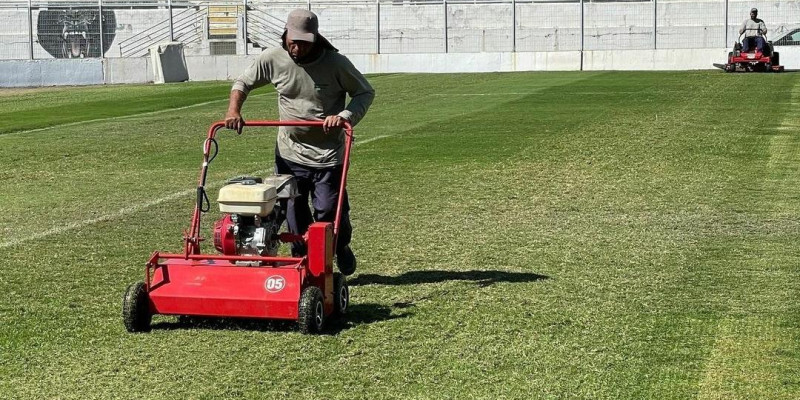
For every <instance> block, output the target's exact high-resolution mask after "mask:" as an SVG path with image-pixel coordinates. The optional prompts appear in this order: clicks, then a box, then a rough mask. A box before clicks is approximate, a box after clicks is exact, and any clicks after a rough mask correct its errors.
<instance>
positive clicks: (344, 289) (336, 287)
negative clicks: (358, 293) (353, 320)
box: [333, 272, 350, 315]
mask: <svg viewBox="0 0 800 400" xmlns="http://www.w3.org/2000/svg"><path fill="white" fill-rule="evenodd" d="M349 306H350V287H349V286H347V278H345V277H344V275H342V274H340V273H338V272H335V273H334V274H333V312H334V313H335V314H336V315H345V314H347V308H348V307H349Z"/></svg>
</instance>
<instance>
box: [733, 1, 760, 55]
mask: <svg viewBox="0 0 800 400" xmlns="http://www.w3.org/2000/svg"><path fill="white" fill-rule="evenodd" d="M739 34H740V35H741V34H744V39H742V52H745V53H747V52H748V51H750V49H751V48H752V46H753V43H755V46H756V49H757V50H758V51H759V52H762V53H763V52H764V45H765V41H766V38H767V25H766V24H764V21H762V20H760V19H759V18H758V9H756V8H752V9H750V19H746V20H744V22H742V26H741V27H740V28H739Z"/></svg>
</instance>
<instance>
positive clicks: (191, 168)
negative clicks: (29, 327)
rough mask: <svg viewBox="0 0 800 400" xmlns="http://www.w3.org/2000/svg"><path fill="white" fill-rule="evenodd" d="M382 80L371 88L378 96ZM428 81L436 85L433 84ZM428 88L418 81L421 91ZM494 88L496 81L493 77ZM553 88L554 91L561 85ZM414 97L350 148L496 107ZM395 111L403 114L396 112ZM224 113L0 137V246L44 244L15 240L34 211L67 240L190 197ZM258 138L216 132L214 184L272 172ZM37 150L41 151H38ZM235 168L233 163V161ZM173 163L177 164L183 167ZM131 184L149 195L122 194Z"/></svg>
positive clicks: (381, 115) (366, 126)
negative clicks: (203, 147)
mask: <svg viewBox="0 0 800 400" xmlns="http://www.w3.org/2000/svg"><path fill="white" fill-rule="evenodd" d="M379 78H380V77H378V78H377V79H376V80H375V83H374V84H375V85H376V86H377V87H378V90H379V91H380V90H381V80H380V79H379ZM425 79H428V80H435V79H436V78H435V77H433V76H431V77H427V78H425ZM425 79H418V80H417V81H423V82H424V81H425ZM495 80H498V81H501V82H502V79H499V76H497V77H496V78H495ZM457 82H462V83H463V84H462V86H474V85H478V84H480V80H478V82H473V81H472V80H471V79H469V76H464V77H462V79H460V80H457ZM552 82H553V83H551V84H557V83H558V82H559V81H558V80H553V81H552ZM418 83H419V82H418ZM418 87H419V88H421V87H422V85H420V86H418ZM418 87H412V88H411V89H412V90H416V89H417V88H418ZM487 89H488V87H487ZM414 93H415V94H416V96H415V97H414V98H415V101H414V102H410V103H406V102H399V103H395V104H397V105H398V108H392V107H388V108H387V107H386V106H384V105H383V104H385V103H384V102H385V101H389V100H396V99H385V100H380V98H379V99H378V101H377V102H376V104H375V106H374V107H373V110H372V112H371V113H370V114H369V116H368V119H367V120H365V121H364V123H363V124H361V125H359V126H358V127H357V129H356V133H357V141H356V143H360V140H359V139H361V138H367V139H369V138H371V137H375V135H376V134H380V135H379V136H384V137H388V136H393V135H398V134H402V132H405V131H408V130H409V129H413V128H414V127H418V126H424V125H426V124H430V123H432V122H434V121H436V120H439V119H442V118H453V117H454V116H456V115H465V114H468V113H470V112H477V111H479V110H482V109H484V108H486V107H492V106H493V105H494V104H496V102H489V103H484V102H477V101H476V102H474V103H470V104H467V105H466V107H463V108H460V109H457V110H455V111H451V112H450V113H442V112H441V111H440V110H439V109H437V107H436V105H437V100H435V99H432V98H431V97H429V96H427V93H425V92H414ZM512 99H513V98H511V99H497V101H498V102H500V101H511V100H512ZM274 100H275V99H274V97H272V96H270V95H265V96H264V97H262V98H259V97H258V95H255V96H253V98H252V99H251V100H250V101H248V102H247V103H246V105H245V109H244V110H243V113H244V115H245V117H246V118H248V119H251V116H252V119H256V118H258V119H274V118H275V104H274ZM400 108H402V109H404V110H405V111H404V112H400V111H399V109H400ZM223 112H224V110H223V107H221V106H216V107H215V106H213V105H207V106H202V107H200V108H199V109H198V110H197V112H189V111H188V110H187V111H182V112H175V113H169V114H164V115H139V116H134V117H135V118H132V119H129V120H126V121H117V120H114V121H100V122H92V123H87V124H86V125H85V126H84V125H81V126H72V127H61V128H59V129H58V130H56V131H51V132H47V135H44V132H37V133H32V134H23V135H19V136H17V135H14V137H10V136H8V135H6V136H0V143H3V144H4V146H3V149H4V150H3V151H4V152H8V157H6V158H4V159H5V160H6V163H3V162H2V161H0V164H6V165H5V166H4V169H3V170H2V172H0V178H5V179H6V180H7V184H6V188H7V191H6V192H5V194H4V197H6V201H5V202H3V204H0V210H3V211H5V212H4V213H2V214H3V215H4V216H0V233H2V234H3V236H4V237H7V238H10V239H8V240H5V241H3V243H4V244H5V245H6V246H9V245H15V244H18V243H21V242H24V241H27V240H31V239H32V238H42V237H46V236H48V235H43V233H42V232H37V233H35V234H33V235H30V234H27V235H22V234H21V232H24V231H26V230H27V228H25V227H24V226H20V225H19V224H16V223H14V222H13V221H14V220H15V219H16V217H14V215H18V214H19V213H23V212H27V213H30V212H34V213H36V212H38V213H39V214H38V215H37V218H39V220H40V221H42V222H45V224H46V225H58V226H59V227H58V228H54V229H53V230H46V231H49V232H51V233H60V232H62V231H64V230H63V228H62V227H63V226H66V227H71V228H70V229H69V230H72V229H75V228H77V227H82V226H85V225H87V221H90V222H91V221H99V220H107V219H109V218H112V217H111V216H119V215H122V214H127V212H126V210H132V209H139V207H132V206H131V203H132V202H134V203H137V204H139V203H153V202H155V203H153V204H160V201H159V199H163V198H172V197H174V196H176V193H188V192H189V191H190V190H191V187H193V186H194V182H195V181H196V178H195V177H196V174H197V168H198V165H197V164H198V160H199V157H200V154H199V153H198V152H197V150H196V149H199V148H200V144H201V143H202V140H203V138H204V136H205V131H206V129H207V124H210V123H211V122H213V121H216V120H218V119H220V118H221V115H223ZM401 114H402V115H401ZM198 116H200V117H198ZM370 121H375V122H370ZM386 121H390V122H391V123H385V122H386ZM377 124H380V125H378V126H381V128H380V129H375V128H374V127H375V126H376V125H377ZM264 132H273V131H272V130H266V129H257V128H253V129H247V130H246V131H245V134H243V135H242V136H240V137H236V136H235V135H233V134H232V133H231V132H230V131H221V133H220V135H219V136H220V139H219V142H220V145H221V146H222V147H221V149H222V150H221V151H222V153H223V154H222V156H221V157H220V159H219V161H217V162H215V164H214V165H213V166H212V169H211V176H210V181H212V182H215V181H223V180H225V179H228V178H230V177H231V176H233V175H237V174H242V173H244V172H253V171H262V172H263V171H266V170H269V169H271V165H272V162H271V161H272V158H273V155H272V151H271V150H272V143H271V142H272V141H273V140H274V139H272V137H273V136H271V135H272V134H274V132H273V133H272V134H268V135H266V136H265V134H264ZM189 140H191V142H189ZM37 142H40V143H41V145H36V143H37ZM184 142H185V143H184ZM28 158H30V159H33V158H36V159H37V161H36V162H35V163H28V162H24V160H26V159H28ZM234 160H235V162H233V163H230V162H229V161H234ZM176 162H179V166H178V164H176ZM226 163H227V164H226ZM162 166H163V167H162ZM220 167H221V168H220ZM162 168H169V169H170V170H173V171H174V174H173V175H170V176H161V177H159V178H158V179H156V181H157V182H150V181H151V180H152V178H153V177H157V176H158V175H159V174H160V171H161V170H162ZM233 168H235V169H233ZM245 168H246V169H245ZM29 179H39V180H45V181H46V182H48V186H47V193H46V195H45V196H42V195H41V194H42V193H40V192H39V188H37V187H33V186H30V185H29V184H28V181H29ZM212 179H213V180H212ZM137 185H138V186H139V187H140V188H148V190H146V191H145V190H138V191H132V190H127V189H123V190H120V189H121V188H135V187H136V186H137ZM176 189H179V190H176ZM37 193H38V194H40V195H37ZM89 194H91V195H92V196H94V201H93V202H92V204H91V207H86V206H85V205H83V204H79V202H78V203H76V201H78V200H79V199H80V198H81V197H82V196H85V195H89ZM187 196H188V195H187ZM31 210H33V211H31ZM57 221H58V222H57ZM62 224H63V225H62Z"/></svg>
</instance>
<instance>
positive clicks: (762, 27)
mask: <svg viewBox="0 0 800 400" xmlns="http://www.w3.org/2000/svg"><path fill="white" fill-rule="evenodd" d="M758 29H760V30H761V34H762V35H764V40H767V24H765V23H764V21H761V22H759V24H758Z"/></svg>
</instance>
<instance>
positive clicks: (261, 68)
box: [225, 52, 271, 133]
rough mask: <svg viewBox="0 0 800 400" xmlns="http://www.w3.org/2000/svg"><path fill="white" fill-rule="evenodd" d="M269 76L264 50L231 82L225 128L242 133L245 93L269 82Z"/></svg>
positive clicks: (268, 63)
mask: <svg viewBox="0 0 800 400" xmlns="http://www.w3.org/2000/svg"><path fill="white" fill-rule="evenodd" d="M270 77H271V68H270V62H269V56H268V53H267V52H264V53H261V55H260V56H259V57H258V58H257V59H256V60H255V61H253V63H252V64H250V66H249V67H247V69H245V70H244V73H242V75H240V76H239V77H238V78H236V81H235V82H234V83H233V88H232V89H231V94H230V98H229V100H228V111H227V112H226V113H225V127H226V128H228V129H235V130H236V132H238V133H242V128H243V127H244V124H245V121H244V118H242V104H244V101H245V100H247V95H248V94H249V93H250V91H251V90H253V89H256V88H259V87H261V86H264V85H266V84H268V83H270V82H271V78H270Z"/></svg>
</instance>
